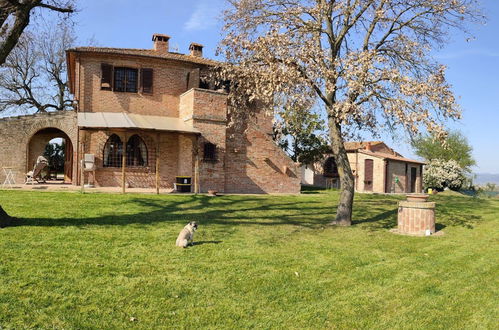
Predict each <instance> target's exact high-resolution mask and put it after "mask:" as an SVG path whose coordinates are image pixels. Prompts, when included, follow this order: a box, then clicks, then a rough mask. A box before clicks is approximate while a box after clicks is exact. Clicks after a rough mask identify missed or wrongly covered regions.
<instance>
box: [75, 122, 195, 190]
mask: <svg viewBox="0 0 499 330" xmlns="http://www.w3.org/2000/svg"><path fill="white" fill-rule="evenodd" d="M112 134H116V135H118V136H119V137H120V139H121V141H122V142H123V143H124V144H125V143H126V142H125V141H127V140H128V139H129V138H130V137H131V136H132V135H134V134H137V135H139V136H140V137H141V138H142V140H143V141H144V143H145V145H146V147H147V156H148V157H147V165H146V166H143V167H133V166H127V167H126V185H127V186H128V187H131V188H152V187H155V185H156V154H157V141H158V140H157V139H158V134H157V133H149V132H144V131H139V132H123V131H118V130H105V131H104V130H90V131H85V133H84V134H83V133H82V134H81V136H82V137H84V141H85V153H90V154H94V155H95V163H96V167H97V170H96V172H95V182H94V183H95V185H96V186H97V187H99V186H118V187H119V186H121V182H122V168H121V167H104V160H103V155H104V146H105V144H106V141H107V140H108V139H109V137H110V136H111V135H112ZM180 136H181V135H180V134H177V133H161V134H160V135H159V162H160V166H159V172H160V187H162V188H173V183H174V182H175V176H177V175H183V173H192V168H191V169H190V170H188V171H186V172H179V164H181V163H182V161H181V160H179V159H182V160H184V158H179V145H180V144H181V143H184V137H182V138H181V137H180ZM180 140H182V142H179V141H180ZM191 164H192V162H191ZM89 175H90V174H89V173H87V174H86V178H85V182H88V180H89Z"/></svg>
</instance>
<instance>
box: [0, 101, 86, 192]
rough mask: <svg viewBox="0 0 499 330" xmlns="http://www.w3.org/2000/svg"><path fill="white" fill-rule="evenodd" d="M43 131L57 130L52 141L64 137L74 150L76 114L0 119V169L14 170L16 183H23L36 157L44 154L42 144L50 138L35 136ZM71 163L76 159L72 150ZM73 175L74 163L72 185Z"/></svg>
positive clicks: (0, 177) (2, 176) (64, 113)
mask: <svg viewBox="0 0 499 330" xmlns="http://www.w3.org/2000/svg"><path fill="white" fill-rule="evenodd" d="M46 128H54V129H57V130H60V134H55V135H53V137H65V136H67V137H68V138H69V141H70V142H71V143H72V145H73V146H76V143H77V128H76V114H75V112H73V111H62V112H51V113H42V114H36V115H28V116H19V117H9V118H2V119H0V167H6V166H9V167H13V170H14V171H15V172H16V175H15V180H16V183H18V184H19V183H23V182H24V179H25V174H26V172H28V171H30V170H32V169H33V165H34V162H35V160H36V157H37V156H39V155H40V152H41V153H43V151H42V150H43V149H44V148H45V144H46V143H45V144H43V143H44V141H47V142H48V141H50V139H51V136H52V135H50V136H45V135H44V134H43V135H42V134H36V133H37V132H39V131H41V130H43V129H46ZM30 142H31V143H30ZM42 145H43V146H42ZM73 159H76V150H75V148H73ZM75 173H76V162H73V183H74V182H75V178H76V177H75V175H76V174H75ZM4 180H5V175H4V173H3V171H1V170H0V184H2V183H3V181H4Z"/></svg>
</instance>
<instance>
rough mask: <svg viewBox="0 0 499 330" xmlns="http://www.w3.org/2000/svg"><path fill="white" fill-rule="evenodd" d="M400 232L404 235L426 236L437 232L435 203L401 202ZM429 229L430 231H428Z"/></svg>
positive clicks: (399, 210) (399, 215)
mask: <svg viewBox="0 0 499 330" xmlns="http://www.w3.org/2000/svg"><path fill="white" fill-rule="evenodd" d="M397 229H398V230H397V231H398V233H399V234H404V235H416V236H425V235H428V233H429V234H434V233H435V203H433V202H408V201H403V202H400V203H399V209H398V228H397ZM427 230H429V232H427Z"/></svg>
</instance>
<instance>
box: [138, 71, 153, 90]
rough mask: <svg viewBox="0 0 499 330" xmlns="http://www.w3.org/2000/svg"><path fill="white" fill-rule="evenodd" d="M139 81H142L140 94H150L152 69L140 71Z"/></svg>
mask: <svg viewBox="0 0 499 330" xmlns="http://www.w3.org/2000/svg"><path fill="white" fill-rule="evenodd" d="M141 78H142V79H141V80H142V83H141V85H142V93H149V94H150V93H152V82H153V75H152V69H142V70H141Z"/></svg>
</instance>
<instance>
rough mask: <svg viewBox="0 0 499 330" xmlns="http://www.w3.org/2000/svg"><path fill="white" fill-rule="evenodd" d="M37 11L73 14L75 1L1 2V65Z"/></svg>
mask: <svg viewBox="0 0 499 330" xmlns="http://www.w3.org/2000/svg"><path fill="white" fill-rule="evenodd" d="M36 9H48V10H51V11H55V12H59V13H68V14H69V13H73V12H74V10H75V9H74V1H73V0H0V25H1V28H0V65H2V64H4V63H5V61H6V59H7V56H8V55H9V54H10V52H11V51H12V50H13V49H14V47H15V46H16V44H17V42H18V40H19V38H20V37H21V35H22V33H23V32H24V29H25V28H26V27H27V26H28V24H29V22H30V17H31V15H32V14H33V11H34V10H36Z"/></svg>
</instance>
